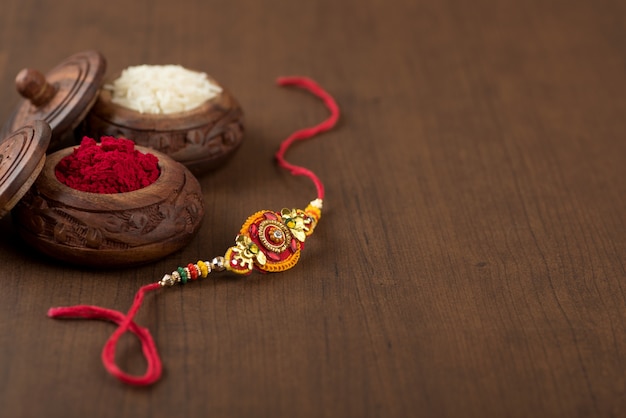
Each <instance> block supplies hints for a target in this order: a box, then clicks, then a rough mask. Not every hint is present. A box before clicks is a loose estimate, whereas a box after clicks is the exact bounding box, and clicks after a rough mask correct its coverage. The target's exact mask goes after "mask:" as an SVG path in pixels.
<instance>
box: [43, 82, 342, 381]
mask: <svg viewBox="0 0 626 418" xmlns="http://www.w3.org/2000/svg"><path fill="white" fill-rule="evenodd" d="M278 84H279V85H281V86H297V87H300V88H303V89H306V90H308V91H309V92H311V93H313V94H314V95H316V96H317V97H319V98H320V99H322V100H323V101H324V104H325V105H326V107H327V108H328V110H329V111H330V116H329V117H328V118H327V119H326V120H325V121H323V122H322V123H320V124H318V125H315V126H313V127H310V128H305V129H301V130H299V131H296V132H294V133H293V134H291V135H290V136H289V137H288V138H287V139H285V140H284V141H283V142H282V143H281V145H280V148H279V149H278V151H277V152H276V161H277V163H278V165H279V166H280V167H282V168H285V169H287V170H289V172H290V173H291V174H292V175H294V176H305V177H308V178H309V179H310V180H311V181H312V182H313V184H314V185H315V187H316V189H317V198H316V199H315V200H313V201H311V202H310V203H309V205H308V206H307V207H306V208H305V209H283V210H281V211H280V212H273V211H270V210H262V211H259V212H256V213H254V214H253V215H252V216H250V217H248V219H247V220H246V221H245V222H244V224H243V225H242V227H241V229H240V230H239V234H238V235H237V237H236V238H235V245H233V246H232V247H230V248H228V249H227V250H226V252H225V254H224V255H223V256H218V257H215V258H213V259H212V260H211V261H198V262H196V263H190V264H187V265H186V266H184V267H178V268H177V269H176V270H174V271H173V272H171V273H170V274H166V275H165V276H163V278H162V279H161V280H160V281H158V282H156V283H151V284H147V285H144V286H142V287H141V288H139V290H138V291H137V293H136V294H135V299H134V301H133V304H132V305H131V307H130V309H129V310H128V312H127V313H126V314H124V313H122V312H119V311H116V310H113V309H106V308H101V307H99V306H92V305H76V306H69V307H60V308H51V309H49V310H48V316H49V317H51V318H86V319H101V320H106V321H111V322H114V323H116V324H117V325H118V327H117V329H116V330H115V331H114V332H113V334H111V336H110V337H109V339H108V340H107V342H106V344H105V345H104V348H103V350H102V363H103V364H104V367H105V368H106V369H107V370H108V372H109V373H111V374H112V375H113V376H115V377H117V378H118V379H119V380H121V381H122V382H124V383H128V384H131V385H139V386H145V385H150V384H153V383H155V382H156V381H158V380H159V378H160V377H161V373H162V365H161V359H160V357H159V354H158V351H157V349H156V344H155V343H154V340H153V339H152V336H151V335H150V332H149V331H148V330H147V329H146V328H142V327H140V326H139V325H137V324H136V323H135V322H134V321H133V318H134V317H135V314H136V313H137V311H138V310H139V308H140V307H141V303H142V302H143V299H144V297H145V295H146V293H147V292H150V291H153V290H157V289H159V288H163V287H169V286H173V285H175V284H178V283H180V284H185V283H188V282H189V281H194V280H197V279H199V278H203V277H207V276H208V275H209V274H210V273H211V272H212V271H229V272H232V273H235V274H240V275H246V274H250V273H251V272H252V271H254V270H257V271H259V272H262V273H273V272H280V271H285V270H288V269H290V268H292V267H293V266H295V265H296V263H297V262H298V260H299V259H300V252H301V251H302V249H303V248H304V242H305V240H306V238H307V237H308V236H309V235H311V234H312V233H313V231H314V230H315V227H316V226H317V223H318V222H319V220H320V218H321V216H322V200H323V198H324V185H323V184H322V182H321V181H320V179H319V178H318V177H317V176H316V175H315V173H313V172H312V171H311V170H308V169H306V168H304V167H299V166H296V165H293V164H290V163H288V162H287V161H286V160H285V158H284V155H285V152H286V151H287V150H288V149H289V147H290V146H291V145H292V144H293V143H294V142H295V141H300V140H303V139H308V138H311V137H313V136H315V135H317V134H319V133H322V132H324V131H327V130H329V129H331V128H332V127H334V126H335V124H336V123H337V120H338V119H339V108H338V106H337V104H336V103H335V100H334V99H333V98H332V97H331V96H330V95H329V94H328V93H326V92H325V91H324V90H323V89H322V88H321V87H320V86H318V85H317V84H316V83H315V82H314V81H313V80H310V79H308V78H303V77H289V78H287V77H285V78H279V79H278ZM126 332H132V333H133V334H135V335H136V336H137V338H139V340H140V342H141V345H142V351H143V353H144V355H145V357H146V362H147V369H146V372H145V373H144V374H143V375H141V376H134V375H130V374H128V373H126V372H124V371H123V370H121V369H120V368H119V367H118V366H117V364H116V363H115V348H116V346H117V342H118V341H119V339H120V337H121V336H122V335H123V334H124V333H126Z"/></svg>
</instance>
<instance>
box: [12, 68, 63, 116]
mask: <svg viewBox="0 0 626 418" xmlns="http://www.w3.org/2000/svg"><path fill="white" fill-rule="evenodd" d="M15 87H17V91H18V92H19V93H20V95H21V96H22V97H24V98H25V99H27V100H29V101H30V102H31V103H32V104H33V106H37V107H40V106H43V105H45V104H46V103H48V102H49V101H50V100H51V99H52V98H53V97H54V95H55V94H56V88H55V87H54V86H53V85H51V84H50V83H48V81H47V80H46V77H45V76H44V75H43V74H42V73H40V72H39V71H37V70H33V69H31V68H24V69H23V70H22V71H20V72H19V73H18V74H17V77H15Z"/></svg>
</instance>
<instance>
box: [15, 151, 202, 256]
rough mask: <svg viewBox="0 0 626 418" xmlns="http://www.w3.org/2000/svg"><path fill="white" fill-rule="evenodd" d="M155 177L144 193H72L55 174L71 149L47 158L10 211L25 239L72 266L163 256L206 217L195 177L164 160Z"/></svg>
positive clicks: (184, 240)
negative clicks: (36, 175)
mask: <svg viewBox="0 0 626 418" xmlns="http://www.w3.org/2000/svg"><path fill="white" fill-rule="evenodd" d="M136 148H137V149H138V150H139V151H141V152H144V153H146V152H150V153H152V154H154V155H155V156H156V157H157V158H158V159H159V169H160V176H159V178H158V179H157V181H156V182H154V183H153V184H151V185H150V186H148V187H145V188H143V189H139V190H135V191H132V192H127V193H118V194H98V193H88V192H82V191H78V190H75V189H72V188H70V187H68V186H66V185H64V184H63V183H61V182H60V181H59V180H57V178H56V175H55V167H56V165H57V164H58V162H59V161H60V160H61V159H62V158H63V157H65V156H66V155H68V154H70V153H71V152H72V150H73V149H72V148H66V149H63V150H61V151H57V152H56V153H54V154H51V155H49V156H48V158H47V160H46V163H45V165H44V167H43V170H42V172H41V174H40V175H39V177H38V178H37V180H36V181H35V183H34V184H33V186H32V187H31V188H30V190H29V191H28V192H27V193H26V195H25V196H24V197H23V198H22V200H20V201H19V203H18V204H17V205H16V206H15V208H14V209H13V219H14V221H15V222H16V225H17V229H18V231H19V233H20V235H21V236H22V237H23V239H24V240H25V241H26V242H28V243H29V244H30V245H32V246H33V247H35V248H36V249H38V250H40V251H41V252H43V253H44V254H47V255H49V256H51V257H54V258H57V259H60V260H64V261H67V262H70V263H73V264H80V265H89V266H107V267H121V266H129V265H135V264H141V263H146V262H149V261H154V260H157V259H159V258H162V257H164V256H166V255H168V254H170V253H172V252H174V251H177V250H179V249H181V248H182V247H183V246H185V245H186V244H188V243H189V241H190V240H191V239H192V238H193V237H194V235H195V233H196V232H197V231H198V228H199V226H200V223H201V220H202V217H203V215H204V205H203V201H202V191H201V189H200V184H199V183H198V180H197V179H196V178H195V177H194V176H193V175H192V174H191V173H190V172H189V170H187V169H186V168H185V167H184V166H182V165H181V164H179V163H177V162H175V161H173V160H172V159H171V158H169V157H167V156H166V155H164V154H162V153H159V152H155V151H153V150H149V149H146V148H143V147H139V146H138V147H136Z"/></svg>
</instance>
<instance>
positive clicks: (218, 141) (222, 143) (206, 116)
mask: <svg viewBox="0 0 626 418" xmlns="http://www.w3.org/2000/svg"><path fill="white" fill-rule="evenodd" d="M116 78H117V77H113V78H112V79H113V80H115V79H116ZM211 81H212V82H213V83H215V84H217V85H219V84H218V83H217V82H215V80H211ZM83 133H84V134H85V135H87V136H90V137H92V138H99V137H102V136H114V137H118V138H119V137H124V138H128V139H132V140H133V141H135V143H136V144H138V145H141V146H144V147H149V148H152V149H155V150H157V151H160V152H162V153H164V154H167V155H168V156H170V157H171V158H173V159H174V160H176V161H178V162H180V163H182V164H184V165H185V166H186V167H187V168H189V169H190V170H191V171H192V172H193V173H194V174H196V175H200V174H203V173H206V172H207V171H210V170H213V169H215V168H217V167H218V166H220V165H221V164H222V163H223V162H224V161H226V160H227V159H228V157H230V156H231V155H232V154H233V153H234V151H235V150H236V149H237V148H238V147H239V145H241V142H242V139H243V112H242V111H241V107H240V106H239V103H238V102H237V101H236V100H235V98H234V97H233V95H232V94H231V93H230V92H229V91H228V90H226V89H225V88H223V87H222V92H221V93H220V94H218V95H217V96H216V97H214V98H213V99H210V100H207V101H206V102H204V103H203V104H202V105H200V106H199V107H197V108H195V109H192V110H189V111H185V112H178V113H171V114H146V113H140V112H137V111H135V110H132V109H128V108H125V107H123V106H119V105H117V104H115V103H113V102H112V101H111V92H110V91H108V90H105V89H101V91H100V94H99V96H98V99H97V101H96V103H95V105H94V106H93V108H92V109H91V111H90V112H89V113H88V114H87V117H86V119H85V120H84V122H83Z"/></svg>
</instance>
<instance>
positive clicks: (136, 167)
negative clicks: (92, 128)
mask: <svg viewBox="0 0 626 418" xmlns="http://www.w3.org/2000/svg"><path fill="white" fill-rule="evenodd" d="M100 142H101V144H100V146H98V144H97V143H96V141H95V140H94V139H92V138H89V137H84V138H83V140H82V141H81V143H80V146H79V147H77V148H75V149H74V152H72V153H71V154H69V155H67V156H66V157H64V158H63V159H62V160H61V161H59V163H58V164H57V166H56V167H55V174H56V177H57V179H58V180H59V181H60V182H61V183H63V184H65V185H66V186H69V187H71V188H72V189H76V190H80V191H83V192H90V193H102V194H110V193H125V192H132V191H133V190H137V189H141V188H143V187H146V186H149V185H151V184H152V183H154V182H155V181H156V179H157V178H159V160H158V159H157V157H155V156H154V155H152V154H143V153H141V152H139V151H138V150H136V149H135V143H134V142H133V141H131V140H129V139H124V138H119V139H116V138H113V137H111V136H103V137H102V138H101V139H100Z"/></svg>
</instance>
